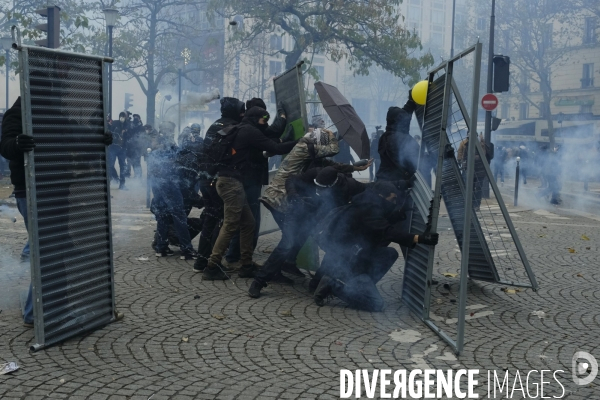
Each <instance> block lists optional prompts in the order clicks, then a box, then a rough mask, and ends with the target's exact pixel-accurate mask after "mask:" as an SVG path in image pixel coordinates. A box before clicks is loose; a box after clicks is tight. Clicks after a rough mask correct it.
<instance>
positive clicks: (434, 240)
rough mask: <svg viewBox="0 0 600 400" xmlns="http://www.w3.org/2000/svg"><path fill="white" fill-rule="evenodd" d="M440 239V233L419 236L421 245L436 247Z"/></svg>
mask: <svg viewBox="0 0 600 400" xmlns="http://www.w3.org/2000/svg"><path fill="white" fill-rule="evenodd" d="M439 239H440V234H439V233H426V234H424V235H419V244H426V245H429V246H435V245H437V244H438V241H439Z"/></svg>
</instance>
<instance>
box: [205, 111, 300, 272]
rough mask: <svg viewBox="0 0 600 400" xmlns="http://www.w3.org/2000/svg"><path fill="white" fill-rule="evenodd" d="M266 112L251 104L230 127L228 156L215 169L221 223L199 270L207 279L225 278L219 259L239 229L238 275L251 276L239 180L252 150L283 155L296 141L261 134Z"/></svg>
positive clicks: (249, 234)
mask: <svg viewBox="0 0 600 400" xmlns="http://www.w3.org/2000/svg"><path fill="white" fill-rule="evenodd" d="M268 119H269V113H268V112H267V111H266V110H264V109H262V108H259V107H252V108H251V109H250V110H248V111H247V112H246V115H245V116H244V119H243V120H242V122H241V123H240V124H239V125H238V126H236V127H234V128H233V129H234V130H236V131H235V132H232V131H230V132H229V133H228V135H229V134H231V135H235V137H234V139H233V143H232V148H231V159H230V162H229V164H228V165H224V166H223V167H221V169H220V170H219V177H218V179H217V184H216V188H217V193H218V194H219V196H220V197H221V199H222V200H223V205H224V215H223V226H222V227H221V230H220V231H219V236H218V238H217V240H216V242H215V245H214V247H213V250H212V253H211V255H210V259H209V260H208V265H207V267H206V268H205V269H204V270H203V278H204V279H207V280H217V279H219V280H222V279H227V275H226V273H224V271H223V268H224V267H222V266H221V261H222V258H223V256H224V255H225V252H226V250H227V248H228V247H229V244H230V242H231V239H232V238H233V236H234V235H235V234H236V232H237V231H238V230H239V231H240V253H241V255H240V261H241V263H242V267H241V268H240V272H239V276H240V277H252V276H254V273H255V270H256V264H254V263H253V261H252V255H253V253H254V235H255V220H254V216H253V214H252V211H251V209H250V206H249V204H248V199H247V197H246V191H245V188H244V185H243V182H245V181H246V178H247V174H249V173H252V170H251V169H250V168H248V165H249V163H250V162H251V161H250V154H251V151H252V150H260V151H267V152H269V153H273V154H287V153H288V152H289V151H290V150H291V149H292V148H293V147H294V146H295V144H296V142H288V143H278V142H276V141H274V140H272V139H269V138H268V137H266V136H265V135H264V134H263V131H265V130H266V127H267V126H268V125H267V121H268Z"/></svg>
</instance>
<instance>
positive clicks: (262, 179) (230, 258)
mask: <svg viewBox="0 0 600 400" xmlns="http://www.w3.org/2000/svg"><path fill="white" fill-rule="evenodd" d="M252 107H260V108H262V109H265V110H266V109H267V106H266V104H265V102H264V101H263V100H262V99H259V98H253V99H250V100H248V101H246V109H247V110H249V109H251V108H252ZM286 124H287V122H286V116H285V109H284V106H283V104H282V103H280V104H279V109H278V110H277V116H276V117H275V120H274V121H273V124H271V125H269V127H268V128H267V129H266V130H265V132H264V135H265V136H266V137H268V138H269V139H273V140H277V141H278V140H279V138H280V137H281V135H282V134H283V132H284V130H285V127H286ZM248 168H249V169H250V170H249V171H248V173H247V174H246V175H245V177H244V181H243V182H242V183H243V185H244V191H245V192H246V199H247V200H248V205H249V206H250V210H251V211H252V215H253V216H254V224H255V225H254V232H255V234H254V248H256V245H257V243H258V232H259V230H260V219H261V218H260V201H259V198H260V196H261V193H262V187H263V185H268V184H269V159H268V158H266V157H265V156H264V155H263V152H262V151H260V150H258V149H252V150H251V151H250V163H249V164H248ZM225 259H226V260H227V262H228V263H230V264H231V263H234V262H237V261H239V260H240V240H239V233H237V234H236V235H235V236H234V237H233V238H232V239H231V244H230V246H229V249H228V251H227V254H226V255H225Z"/></svg>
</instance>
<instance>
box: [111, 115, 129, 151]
mask: <svg viewBox="0 0 600 400" xmlns="http://www.w3.org/2000/svg"><path fill="white" fill-rule="evenodd" d="M130 129H131V123H130V122H129V120H127V119H125V122H121V121H120V120H116V121H113V123H112V134H113V145H116V146H120V147H122V148H125V147H126V146H127V142H128V141H129V140H130Z"/></svg>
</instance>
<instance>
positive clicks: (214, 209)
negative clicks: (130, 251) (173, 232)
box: [194, 97, 246, 272]
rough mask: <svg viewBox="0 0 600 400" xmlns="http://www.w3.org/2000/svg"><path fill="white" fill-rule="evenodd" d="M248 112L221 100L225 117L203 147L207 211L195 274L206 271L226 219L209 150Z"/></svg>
mask: <svg viewBox="0 0 600 400" xmlns="http://www.w3.org/2000/svg"><path fill="white" fill-rule="evenodd" d="M245 112H246V104H245V103H244V102H242V101H240V100H238V99H236V98H234V97H223V98H222V99H221V118H219V119H218V120H216V121H215V122H214V123H213V124H212V125H211V126H210V127H209V128H208V129H207V130H206V134H205V135H204V140H203V148H204V151H203V153H202V155H201V158H202V160H201V163H202V166H201V168H200V169H201V171H200V177H199V185H200V192H201V193H202V199H203V201H204V210H203V211H202V216H201V217H200V218H201V219H202V231H201V232H200V242H199V244H198V259H197V260H196V262H195V263H194V272H203V271H204V269H205V268H206V265H207V263H208V259H209V257H210V254H211V253H212V248H213V245H214V243H215V241H216V240H217V236H218V235H219V227H218V225H219V221H221V220H222V219H223V201H222V200H221V198H220V197H219V194H218V193H217V188H216V186H215V184H216V179H217V176H216V168H217V167H216V166H215V165H214V163H212V162H211V160H210V159H209V157H208V156H207V155H206V154H205V151H206V149H208V148H210V145H211V144H212V142H213V140H214V139H215V138H216V137H217V135H218V134H219V131H221V130H223V129H226V128H228V127H230V126H232V125H237V124H239V123H240V122H241V121H242V118H243V117H244V113H245Z"/></svg>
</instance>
